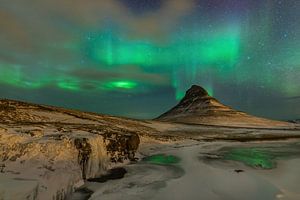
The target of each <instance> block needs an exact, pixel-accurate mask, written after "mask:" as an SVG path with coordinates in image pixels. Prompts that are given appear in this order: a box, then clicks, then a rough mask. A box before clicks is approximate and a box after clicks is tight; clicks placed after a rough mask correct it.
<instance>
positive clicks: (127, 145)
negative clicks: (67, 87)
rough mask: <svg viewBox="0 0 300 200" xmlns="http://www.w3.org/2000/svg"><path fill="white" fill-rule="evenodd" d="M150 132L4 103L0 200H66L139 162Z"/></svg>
mask: <svg viewBox="0 0 300 200" xmlns="http://www.w3.org/2000/svg"><path fill="white" fill-rule="evenodd" d="M149 131H150V132H151V131H152V129H151V128H148V127H146V126H143V125H142V123H141V122H138V121H134V120H129V119H119V118H116V117H111V116H104V115H96V114H92V113H84V112H79V111H73V110H66V109H62V108H55V107H50V106H41V105H35V104H28V103H23V102H17V101H10V100H2V101H0V172H1V173H0V179H1V180H4V179H5V180H6V181H5V182H3V181H1V182H0V186H1V187H0V199H24V196H26V198H27V199H65V198H66V196H67V195H68V194H70V193H71V192H72V191H73V190H74V187H75V186H76V185H77V184H78V183H81V182H83V181H84V180H85V179H88V178H94V177H97V176H99V175H101V174H103V173H105V172H106V170H107V169H108V168H110V167H112V166H113V165H114V163H124V162H125V163H126V162H130V161H131V160H135V152H136V150H137V148H138V146H139V143H140V139H139V136H138V133H139V132H144V133H147V132H149ZM12 185H19V186H20V187H19V191H18V192H17V193H19V194H16V191H15V190H12V189H11V187H12ZM24 185H26V187H24ZM13 187H15V186H13ZM20 188H23V189H20ZM18 195H19V196H18ZM19 197H20V198H19Z"/></svg>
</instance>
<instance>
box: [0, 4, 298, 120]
mask: <svg viewBox="0 0 300 200" xmlns="http://www.w3.org/2000/svg"><path fill="white" fill-rule="evenodd" d="M299 19H300V1H299V0H72V1H69V0H42V1H36V0H26V1H24V0H1V1H0V28H1V32H0V98H11V99H18V100H25V101H30V102H35V103H43V104H51V105H56V106H63V107H68V108H75V109H80V110H86V111H93V112H99V113H105V114H112V115H118V116H127V117H133V118H154V117H156V116H157V115H160V114H161V113H163V112H165V111H166V110H167V109H169V108H170V107H172V106H174V105H175V104H176V103H177V102H178V100H180V98H182V96H183V95H184V93H185V91H186V89H188V88H189V87H190V86H191V85H192V84H199V85H201V86H203V87H204V88H206V89H207V90H208V92H209V93H210V94H211V95H213V96H214V97H216V98H217V99H219V100H220V101H222V102H223V103H225V104H227V105H230V106H232V107H234V108H236V109H239V110H243V111H246V112H248V113H250V114H254V115H258V116H264V117H269V118H273V119H294V118H300V20H299Z"/></svg>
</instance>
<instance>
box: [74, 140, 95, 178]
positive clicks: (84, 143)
mask: <svg viewBox="0 0 300 200" xmlns="http://www.w3.org/2000/svg"><path fill="white" fill-rule="evenodd" d="M74 145H75V147H76V149H78V163H79V165H80V166H81V170H82V178H83V179H86V168H87V165H88V161H89V159H90V155H91V153H92V148H91V145H90V144H89V143H88V139H87V138H76V139H75V140H74Z"/></svg>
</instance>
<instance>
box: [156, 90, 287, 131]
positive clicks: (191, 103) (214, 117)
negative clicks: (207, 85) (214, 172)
mask: <svg viewBox="0 0 300 200" xmlns="http://www.w3.org/2000/svg"><path fill="white" fill-rule="evenodd" d="M156 120H159V121H166V122H178V123H187V124H207V125H221V126H238V127H273V126H283V127H284V126H290V124H289V123H286V122H281V121H275V120H269V119H264V118H260V117H255V116H251V115H248V114H246V113H244V112H241V111H237V110H234V109H232V108H230V107H229V106H226V105H224V104H222V103H220V102H219V101H218V100H217V99H215V98H213V97H211V96H210V95H209V94H208V92H207V91H206V90H205V89H204V88H202V87H201V86H198V85H193V86H192V87H191V88H190V89H189V90H188V91H187V92H186V94H185V96H184V97H183V99H182V100H181V101H180V102H179V103H178V104H177V105H176V106H175V107H174V108H172V109H171V110H169V111H167V112H166V113H164V114H162V115H161V116H159V117H158V118H157V119H156Z"/></svg>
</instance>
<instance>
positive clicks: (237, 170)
mask: <svg viewBox="0 0 300 200" xmlns="http://www.w3.org/2000/svg"><path fill="white" fill-rule="evenodd" d="M234 171H235V172H236V173H241V172H244V170H242V169H235V170H234Z"/></svg>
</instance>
